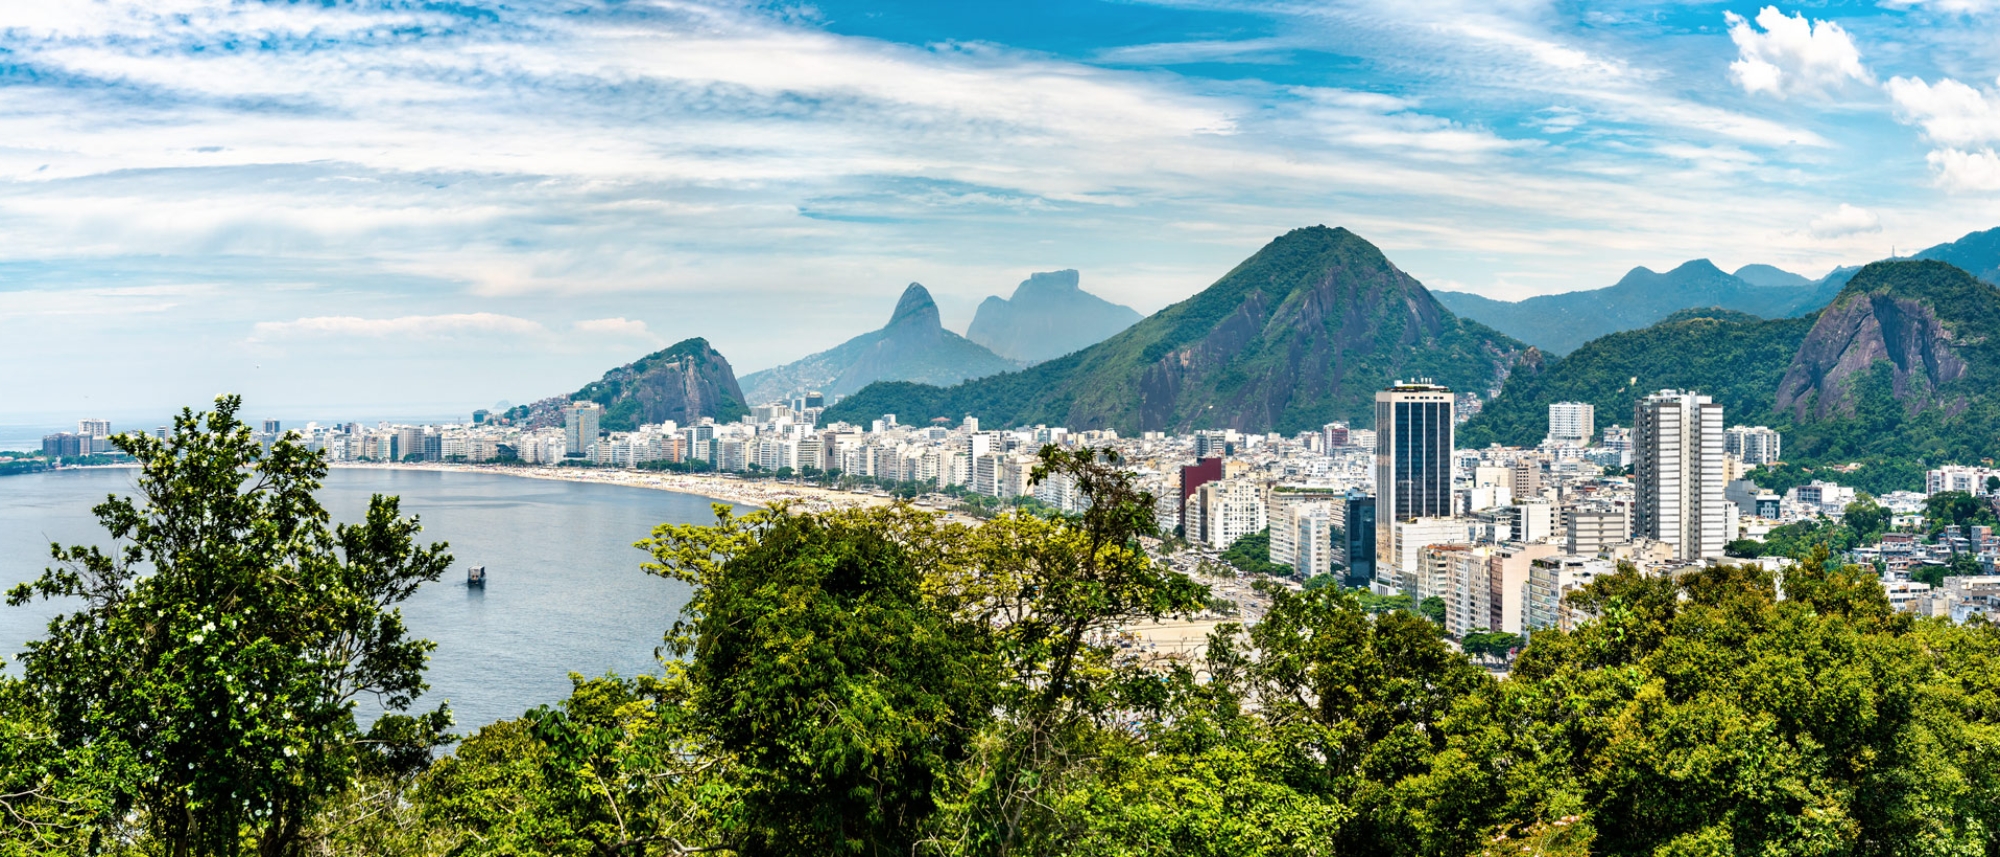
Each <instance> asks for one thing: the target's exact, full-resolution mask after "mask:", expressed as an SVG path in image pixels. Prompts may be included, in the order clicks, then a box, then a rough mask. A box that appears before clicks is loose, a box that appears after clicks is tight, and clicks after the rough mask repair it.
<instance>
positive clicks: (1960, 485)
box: [1924, 464, 2000, 496]
mask: <svg viewBox="0 0 2000 857" xmlns="http://www.w3.org/2000/svg"><path fill="white" fill-rule="evenodd" d="M1994 476H2000V470H1995V469H1992V468H1988V467H1962V466H1959V465H1956V464H1953V465H1947V466H1944V467H1940V468H1938V469H1936V470H1932V471H1930V472H1928V473H1925V474H1924V494H1925V496H1929V495H1931V494H1942V493H1944V492H1946V491H1964V492H1965V493H1967V494H1985V493H1988V492H1987V490H1986V480H1987V479H1988V478H1990V477H1994Z"/></svg>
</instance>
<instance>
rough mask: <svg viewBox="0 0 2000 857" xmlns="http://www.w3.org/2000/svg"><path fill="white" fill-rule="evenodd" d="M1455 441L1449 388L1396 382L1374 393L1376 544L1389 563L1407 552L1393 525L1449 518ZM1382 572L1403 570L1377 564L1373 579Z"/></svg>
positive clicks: (1423, 383) (1381, 575) (1425, 383)
mask: <svg viewBox="0 0 2000 857" xmlns="http://www.w3.org/2000/svg"><path fill="white" fill-rule="evenodd" d="M1454 437H1455V436H1454V434H1453V429H1452V394H1451V390H1450V389H1449V388H1446V387H1442V386H1439V385H1437V384H1432V383H1429V382H1428V381H1413V382H1410V383H1407V384H1406V383H1403V382H1401V381H1398V382H1396V384H1395V385H1394V386H1392V387H1390V388H1389V389H1387V390H1383V391H1381V392H1378V393H1376V394H1375V545H1376V549H1377V550H1378V551H1381V552H1383V553H1386V554H1387V555H1388V556H1389V557H1390V558H1391V559H1392V560H1398V561H1400V559H1401V558H1402V557H1403V556H1404V554H1405V553H1407V552H1406V551H1404V550H1403V546H1402V545H1399V544H1397V543H1396V524H1397V523H1398V522H1401V521H1411V520H1415V519H1417V518H1445V517H1450V516H1451V513H1452V502H1451V501H1452V496H1451V456H1452V444H1453V440H1454ZM1389 565H1391V566H1394V565H1396V563H1393V562H1392V563H1390V564H1389ZM1385 570H1386V571H1391V572H1396V571H1402V569H1399V568H1389V569H1383V568H1381V567H1380V566H1379V565H1378V568H1377V575H1376V576H1377V578H1378V579H1381V578H1383V574H1382V573H1381V572H1383V571H1385ZM1384 582H1391V581H1388V580H1384Z"/></svg>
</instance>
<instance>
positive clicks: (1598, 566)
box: [1522, 555, 1617, 633]
mask: <svg viewBox="0 0 2000 857" xmlns="http://www.w3.org/2000/svg"><path fill="white" fill-rule="evenodd" d="M1616 571H1617V567H1616V566H1614V565H1613V564H1612V562H1611V561H1610V560H1607V559H1596V558H1592V557H1580V556H1570V555H1555V556H1546V557H1542V558H1540V559H1536V560H1533V561H1531V562H1530V563H1529V565H1528V588H1527V592H1526V595H1525V598H1524V599H1523V600H1524V601H1525V605H1524V607H1525V615H1524V616H1523V619H1522V627H1523V630H1525V631H1527V632H1528V633H1533V632H1535V631H1544V630H1548V629H1550V628H1560V629H1562V630H1565V631H1568V630H1572V629H1574V628H1575V627H1576V626H1577V624H1578V623H1579V622H1580V621H1582V620H1583V619H1584V618H1585V617H1584V616H1582V615H1581V614H1578V613H1576V612H1575V611H1573V610H1571V609H1570V608H1569V606H1568V605H1566V604H1564V603H1563V600H1564V596H1567V595H1569V594H1570V593H1571V592H1573V591H1576V590H1578V589H1581V588H1583V587H1585V586H1589V585H1590V582H1591V581H1593V580H1596V579H1597V578H1598V577H1599V576H1603V575H1609V574H1613V573H1615V572H1616Z"/></svg>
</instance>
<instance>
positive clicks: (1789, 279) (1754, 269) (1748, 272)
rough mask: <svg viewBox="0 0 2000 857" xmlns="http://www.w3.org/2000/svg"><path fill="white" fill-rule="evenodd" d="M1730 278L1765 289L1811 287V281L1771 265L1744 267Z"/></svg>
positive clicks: (1738, 269)
mask: <svg viewBox="0 0 2000 857" xmlns="http://www.w3.org/2000/svg"><path fill="white" fill-rule="evenodd" d="M1730 276H1732V277H1735V278H1736V279H1739V280H1742V281H1743V282H1746V283H1749V284H1750V285H1753V286H1763V287H1766V288H1774V289H1781V288H1791V287H1804V286H1810V285H1813V281H1812V280H1810V279H1807V278H1806V277H1804V276H1802V275H1799V274H1794V273H1792V272H1790V271H1787V270H1785V269H1783V268H1778V267H1774V266H1771V265H1744V266H1743V267H1741V268H1737V269H1736V272H1735V273H1733V274H1730Z"/></svg>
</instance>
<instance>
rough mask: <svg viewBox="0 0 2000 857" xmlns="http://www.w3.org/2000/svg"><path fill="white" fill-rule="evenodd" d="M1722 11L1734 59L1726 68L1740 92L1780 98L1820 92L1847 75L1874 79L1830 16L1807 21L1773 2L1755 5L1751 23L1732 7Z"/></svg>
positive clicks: (1866, 80) (1845, 80)
mask: <svg viewBox="0 0 2000 857" xmlns="http://www.w3.org/2000/svg"><path fill="white" fill-rule="evenodd" d="M1722 17H1723V20H1725V21H1727V22H1728V24H1729V38H1730V40H1731V41H1733V42H1735V43H1736V51H1737V60H1736V61H1735V62H1732V63H1730V64H1729V72H1730V74H1731V76H1733V77H1735V78H1736V82H1737V84H1738V85H1740V86H1742V87H1743V91H1745V92H1749V93H1752V94H1755V93H1759V92H1766V93H1770V94H1771V95H1775V96H1777V97H1779V98H1784V97H1785V96H1788V95H1797V94H1805V93H1824V92H1827V91H1829V90H1832V89H1836V88H1838V87H1840V86H1842V85H1845V84H1846V83H1848V82H1849V81H1860V82H1863V83H1871V82H1873V81H1874V75H1872V74H1870V73H1869V71H1868V69H1867V68H1865V67H1863V66H1862V65H1861V51H1860V50H1859V49H1857V48H1856V47H1855V46H1854V39H1853V38H1851V37H1849V36H1848V34H1847V31H1846V30H1844V29H1841V27H1840V25H1839V24H1836V23H1834V22H1832V21H1808V20H1806V16H1805V14H1804V13H1800V14H1799V15H1797V16H1787V15H1786V14H1785V13H1783V12H1780V11H1778V7H1776V6H1766V7H1764V8H1763V10H1762V11H1759V12H1758V13H1757V18H1756V24H1755V25H1754V26H1753V25H1752V23H1751V22H1750V21H1748V20H1745V19H1744V18H1743V16H1741V15H1738V14H1736V13H1735V12H1724V13H1722ZM1759 27H1762V28H1763V30H1762V32H1759V31H1758V28H1759Z"/></svg>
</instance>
